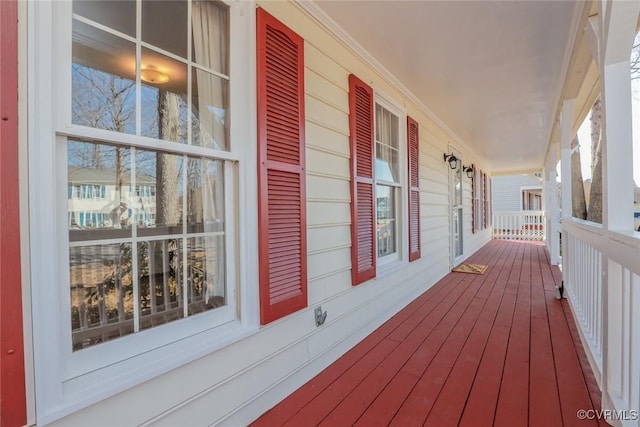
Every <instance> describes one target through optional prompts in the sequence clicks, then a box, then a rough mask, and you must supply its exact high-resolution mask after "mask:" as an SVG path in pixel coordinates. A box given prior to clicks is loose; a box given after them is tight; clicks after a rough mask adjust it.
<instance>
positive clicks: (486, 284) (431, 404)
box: [252, 240, 607, 427]
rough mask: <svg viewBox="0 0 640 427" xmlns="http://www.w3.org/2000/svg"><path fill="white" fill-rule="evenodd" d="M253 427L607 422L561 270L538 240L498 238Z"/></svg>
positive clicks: (534, 425)
mask: <svg viewBox="0 0 640 427" xmlns="http://www.w3.org/2000/svg"><path fill="white" fill-rule="evenodd" d="M468 262H471V263H476V264H487V265H488V266H489V268H488V269H487V271H486V272H485V273H484V274H483V275H474V274H465V273H450V274H448V275H447V276H445V277H444V278H443V279H442V280H440V281H439V282H438V283H437V284H436V285H434V286H433V287H432V288H431V289H429V290H428V291H426V292H425V293H424V294H422V295H421V296H420V297H418V298H417V299H416V300H414V301H413V302H412V303H411V304H409V305H408V306H407V307H405V308H404V309H403V310H402V311H400V312H399V313H398V314H396V315H395V316H394V317H392V318H391V319H390V320H389V321H387V322H386V323H384V324H383V325H382V326H381V327H380V328H378V329H377V330H376V331H374V332H373V333H372V334H371V335H369V336H368V337H366V338H365V339H364V340H363V341H362V342H360V343H359V344H358V345H357V346H355V347H354V348H352V349H351V350H350V351H348V352H347V353H346V354H344V355H343V356H342V357H341V358H339V359H338V360H337V361H336V362H335V363H333V364H332V365H330V366H329V367H328V368H326V369H325V370H324V371H322V372H321V373H320V374H318V375H317V376H316V377H314V378H313V379H311V380H310V381H309V382H308V383H306V384H305V385H303V386H302V387H301V388H300V389H298V390H297V391H296V392H294V393H293V394H291V395H290V396H289V397H287V398H286V399H285V400H283V401H282V402H281V403H280V404H278V405H276V406H275V407H274V408H272V409H271V410H270V411H268V412H266V413H265V414H263V415H262V416H261V417H260V418H259V419H258V420H256V421H255V422H254V423H253V424H252V425H253V426H280V425H286V426H311V425H325V426H332V427H334V426H350V425H360V426H367V427H369V426H386V425H395V426H418V425H426V426H471V427H482V426H509V427H512V426H532V427H538V426H542V427H548V426H549V427H550V426H572V425H579V426H589V425H592V426H597V425H603V426H604V425H607V424H606V423H605V422H604V421H595V420H580V419H579V418H578V411H579V410H590V409H600V392H599V390H598V387H597V384H596V382H595V379H594V377H593V374H592V372H591V370H590V369H589V366H588V362H587V359H586V356H585V354H584V351H583V349H582V346H581V344H580V342H579V338H578V336H577V330H576V328H575V325H574V322H573V318H572V317H571V313H570V308H569V306H568V303H567V301H566V300H563V301H558V300H556V299H555V285H556V284H558V283H560V281H561V273H560V271H559V270H558V269H557V268H556V267H552V266H550V265H549V262H548V259H547V257H546V255H545V251H544V246H542V245H541V244H538V243H524V242H506V241H499V240H493V241H491V242H490V243H489V244H487V245H486V246H485V247H484V248H482V249H481V250H480V251H478V252H477V253H476V254H474V255H473V256H472V257H471V258H470V259H469V260H468Z"/></svg>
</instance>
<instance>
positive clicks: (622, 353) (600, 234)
mask: <svg viewBox="0 0 640 427" xmlns="http://www.w3.org/2000/svg"><path fill="white" fill-rule="evenodd" d="M562 240H563V254H562V263H563V273H564V274H563V279H564V286H565V291H566V295H567V296H568V298H569V302H570V304H571V306H572V309H573V312H574V317H575V319H576V323H577V324H578V328H579V330H580V334H581V336H582V341H583V343H584V344H585V347H586V350H587V354H588V356H589V359H590V361H591V367H592V368H593V370H594V373H595V375H596V378H597V380H598V383H599V385H600V388H601V389H602V390H603V392H606V394H607V398H608V400H609V401H610V402H611V404H612V405H613V407H614V408H615V409H617V410H619V411H637V410H638V409H639V408H638V405H639V404H640V347H639V346H638V342H640V310H638V307H640V262H639V260H640V239H638V238H637V235H635V236H634V235H633V233H631V232H629V233H617V232H613V231H608V232H607V231H605V230H603V229H602V227H601V226H600V225H598V224H593V223H588V222H586V221H580V220H575V219H569V220H567V219H565V220H563V222H562ZM603 401H605V399H603ZM609 409H613V408H609ZM636 423H637V421H635V420H634V421H632V422H631V423H630V424H629V425H631V424H633V425H637V424H636ZM623 425H627V424H626V423H623Z"/></svg>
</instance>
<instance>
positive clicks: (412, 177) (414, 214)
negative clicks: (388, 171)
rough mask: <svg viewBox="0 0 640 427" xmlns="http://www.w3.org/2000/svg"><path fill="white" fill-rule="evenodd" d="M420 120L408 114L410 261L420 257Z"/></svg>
mask: <svg viewBox="0 0 640 427" xmlns="http://www.w3.org/2000/svg"><path fill="white" fill-rule="evenodd" d="M419 130H420V129H419V126H418V122H416V121H415V120H413V119H412V118H411V117H409V116H407V146H408V147H407V148H408V149H407V151H408V152H409V262H411V261H415V260H417V259H418V258H420V170H419V169H420V163H419V155H420V134H419Z"/></svg>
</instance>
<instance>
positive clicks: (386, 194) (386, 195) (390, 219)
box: [376, 185, 396, 257]
mask: <svg viewBox="0 0 640 427" xmlns="http://www.w3.org/2000/svg"><path fill="white" fill-rule="evenodd" d="M376 209H377V216H378V223H377V224H378V225H377V228H378V257H383V256H387V255H391V254H393V253H395V252H396V217H395V215H396V210H395V189H394V187H389V186H386V185H376Z"/></svg>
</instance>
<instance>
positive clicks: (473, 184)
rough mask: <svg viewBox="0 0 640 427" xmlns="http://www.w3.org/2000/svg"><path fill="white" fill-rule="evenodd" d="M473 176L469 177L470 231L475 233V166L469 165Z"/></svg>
mask: <svg viewBox="0 0 640 427" xmlns="http://www.w3.org/2000/svg"><path fill="white" fill-rule="evenodd" d="M471 168H472V169H473V176H472V177H471V233H473V234H475V233H476V200H477V199H476V167H475V165H471Z"/></svg>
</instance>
